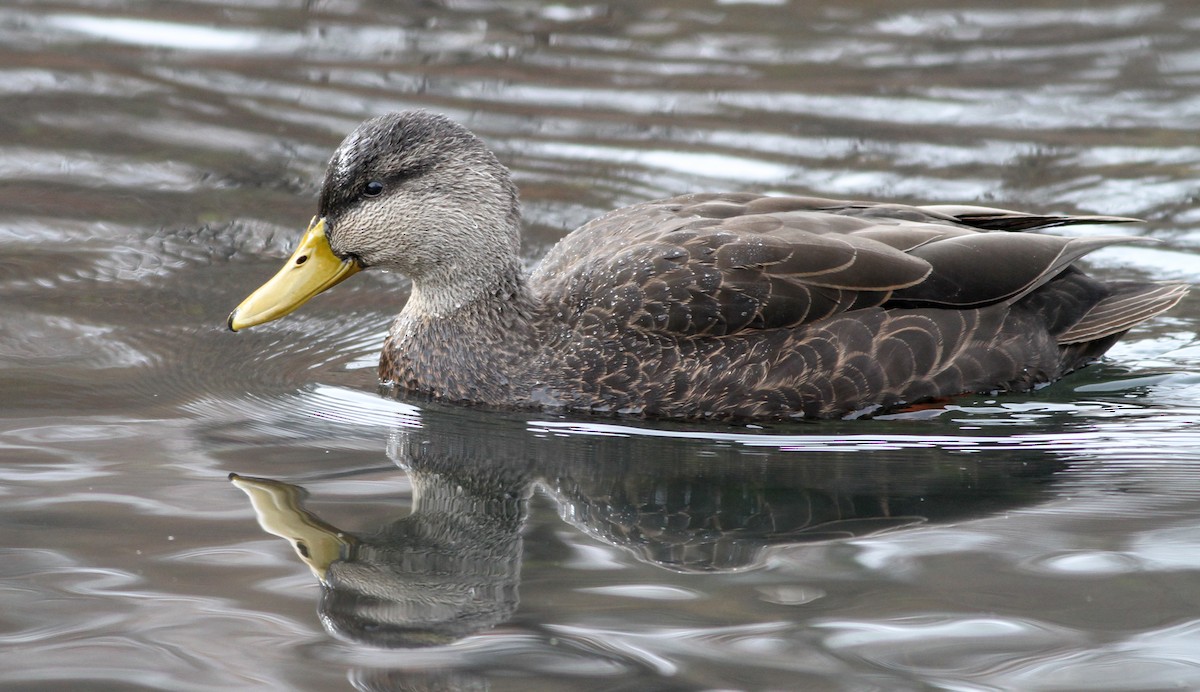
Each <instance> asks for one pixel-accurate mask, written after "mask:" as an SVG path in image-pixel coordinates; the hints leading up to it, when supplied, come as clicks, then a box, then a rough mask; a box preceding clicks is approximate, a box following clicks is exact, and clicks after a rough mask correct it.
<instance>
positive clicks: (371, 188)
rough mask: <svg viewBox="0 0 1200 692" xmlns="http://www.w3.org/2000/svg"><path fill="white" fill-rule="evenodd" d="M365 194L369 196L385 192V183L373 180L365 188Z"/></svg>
mask: <svg viewBox="0 0 1200 692" xmlns="http://www.w3.org/2000/svg"><path fill="white" fill-rule="evenodd" d="M363 194H364V195H366V196H367V197H378V196H379V195H381V194H383V183H381V182H379V181H378V180H372V181H371V182H369V183H367V185H366V187H364V188H363Z"/></svg>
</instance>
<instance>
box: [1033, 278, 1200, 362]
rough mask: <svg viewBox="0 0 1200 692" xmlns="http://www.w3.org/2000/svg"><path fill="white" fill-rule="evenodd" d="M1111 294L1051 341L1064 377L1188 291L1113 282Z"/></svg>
mask: <svg viewBox="0 0 1200 692" xmlns="http://www.w3.org/2000/svg"><path fill="white" fill-rule="evenodd" d="M1106 287H1107V288H1109V289H1110V291H1111V293H1110V294H1109V295H1108V296H1107V297H1105V298H1103V299H1102V300H1100V301H1099V302H1098V303H1096V304H1095V305H1093V306H1092V307H1091V309H1089V310H1088V311H1087V312H1086V313H1084V315H1083V317H1082V318H1080V319H1079V320H1078V321H1077V322H1075V323H1074V324H1073V325H1071V326H1070V327H1069V328H1068V329H1066V330H1065V331H1063V332H1060V333H1058V334H1057V335H1056V336H1055V338H1056V340H1057V341H1058V345H1059V347H1060V349H1061V359H1060V361H1059V362H1060V363H1061V369H1062V370H1061V371H1062V374H1066V373H1068V372H1071V371H1072V370H1075V369H1077V368H1080V367H1083V366H1084V365H1087V364H1088V363H1090V362H1092V361H1094V360H1096V359H1097V358H1099V357H1100V356H1102V355H1104V352H1105V351H1107V350H1108V349H1110V348H1112V346H1113V344H1115V343H1117V341H1118V340H1119V339H1120V338H1121V337H1122V336H1123V335H1124V334H1125V332H1127V331H1129V329H1130V328H1132V327H1134V326H1135V325H1137V324H1139V323H1141V322H1144V321H1146V320H1148V319H1150V318H1151V317H1154V316H1155V315H1157V314H1159V313H1162V312H1165V311H1167V310H1169V309H1171V308H1172V307H1173V306H1174V305H1175V304H1176V303H1178V302H1179V301H1180V300H1182V299H1183V297H1184V296H1185V295H1187V292H1188V290H1189V289H1190V288H1191V286H1189V285H1188V284H1185V283H1139V282H1133V281H1128V282H1113V283H1109V284H1106Z"/></svg>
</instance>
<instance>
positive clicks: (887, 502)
mask: <svg viewBox="0 0 1200 692" xmlns="http://www.w3.org/2000/svg"><path fill="white" fill-rule="evenodd" d="M473 420H476V419H473V418H471V414H470V413H467V414H463V413H447V414H442V413H440V412H438V411H426V412H425V413H424V415H423V423H424V425H423V427H420V428H413V429H402V430H400V431H397V432H395V433H393V434H392V437H391V440H390V443H389V455H390V456H391V457H392V459H393V460H394V461H395V462H396V463H397V464H398V465H399V466H400V467H401V468H402V469H404V470H405V471H406V472H407V473H408V474H409V476H410V479H411V482H412V488H413V503H412V511H411V513H408V514H407V515H406V516H403V517H400V518H397V519H395V520H394V521H391V522H389V523H387V524H385V525H383V526H381V527H378V528H376V529H375V530H373V531H371V530H367V531H355V532H351V531H348V530H343V529H340V528H338V527H335V526H332V525H331V524H329V523H327V522H326V521H324V520H322V519H321V518H320V517H317V516H316V515H314V514H313V513H311V512H310V511H308V510H306V509H305V508H304V506H303V499H304V497H305V496H306V494H307V493H306V492H305V491H304V490H303V489H302V488H300V487H299V486H295V485H291V484H288V483H284V482H280V481H277V480H270V479H264V478H253V477H248V476H241V475H237V474H231V475H230V478H231V480H232V481H233V483H234V484H235V485H236V486H237V487H238V488H240V489H241V490H243V491H244V492H245V493H246V494H247V495H248V496H249V497H250V500H251V502H252V504H253V506H254V510H255V512H256V513H257V515H258V519H259V523H260V524H261V525H262V527H263V528H264V529H265V530H266V531H268V532H270V533H272V534H275V535H277V536H280V537H283V538H285V539H287V540H289V541H290V542H292V544H293V546H294V547H295V549H296V552H297V554H298V555H299V556H300V557H301V559H302V560H304V561H305V562H306V563H307V564H308V566H309V567H310V568H311V569H312V571H313V573H314V575H316V577H317V578H318V579H319V580H320V581H321V583H322V586H323V589H322V598H321V604H320V614H321V619H322V622H323V623H324V625H325V626H326V628H327V629H328V630H329V631H330V632H331V633H333V634H334V635H336V636H339V637H342V638H346V639H350V640H353V641H357V642H363V643H369V644H372V645H375V646H382V647H393V648H395V647H407V648H412V647H421V646H433V645H440V644H446V643H450V642H452V641H455V640H457V639H460V638H463V637H465V636H468V635H470V634H473V633H477V632H481V631H484V630H487V629H489V628H492V627H494V626H496V625H498V624H502V623H504V622H506V621H508V620H509V619H510V618H512V616H513V615H514V613H515V612H516V609H517V605H518V585H519V582H520V574H521V563H522V548H523V544H522V528H523V527H524V525H525V523H526V519H527V517H528V513H529V498H530V497H531V495H532V493H533V492H534V490H535V489H541V490H543V491H545V492H546V493H547V494H548V495H549V496H550V497H551V498H553V500H554V502H555V504H556V505H557V508H558V512H559V514H560V516H561V517H562V518H563V519H564V520H565V521H566V522H568V523H569V524H571V525H573V526H575V527H577V528H578V529H580V530H581V531H583V532H585V533H587V534H588V535H590V536H592V537H594V538H596V539H598V540H600V541H603V542H605V543H607V544H610V545H613V546H618V547H620V548H623V549H625V550H626V551H628V552H629V553H630V554H632V555H633V556H635V557H636V558H637V559H638V560H641V561H643V562H646V563H649V564H653V565H656V566H658V567H662V568H666V569H670V570H673V571H677V572H694V573H704V572H726V571H731V570H744V569H752V568H754V567H758V566H761V565H763V563H764V561H765V560H766V557H767V556H768V555H769V554H770V551H769V549H770V548H771V547H772V546H780V545H792V544H796V543H801V542H809V541H823V540H831V539H838V538H847V537H855V536H862V535H867V534H871V533H876V532H879V531H883V530H888V529H895V528H899V527H904V526H910V525H913V524H919V523H924V522H928V521H947V520H961V519H966V518H971V517H977V516H983V515H987V514H990V513H993V512H997V511H1002V510H1005V509H1012V508H1015V507H1020V506H1026V505H1029V504H1032V503H1035V502H1037V501H1039V500H1041V499H1043V498H1044V497H1046V491H1047V488H1048V485H1049V484H1048V483H1047V482H1046V481H1047V479H1048V478H1049V477H1050V476H1051V475H1052V474H1053V473H1054V472H1055V471H1058V470H1059V469H1061V468H1062V467H1063V465H1064V464H1063V462H1062V461H1060V460H1059V459H1057V458H1056V457H1055V455H1053V454H1048V453H1042V452H1037V451H1032V450H1030V451H1011V450H1010V451H1007V452H1005V454H1004V456H1003V457H1002V458H1001V457H1000V455H989V456H990V457H991V458H989V459H986V460H981V459H979V458H978V455H975V456H974V457H972V456H966V455H962V454H961V453H955V452H954V451H952V450H946V449H940V448H928V447H927V448H923V449H918V450H897V451H895V452H893V453H888V452H879V451H872V452H871V453H870V454H865V453H862V452H854V451H840V452H831V453H828V454H826V453H815V454H814V453H806V454H799V453H789V452H786V451H780V450H779V449H772V448H769V447H768V448H765V449H764V448H763V447H762V446H760V445H761V441H763V440H770V439H771V438H769V437H754V436H749V435H748V436H745V437H746V440H755V441H756V442H757V443H758V444H754V445H750V444H739V443H738V442H737V441H732V442H730V441H725V442H720V443H716V442H711V441H705V440H690V439H688V440H681V439H674V438H669V437H668V438H664V437H659V436H644V435H639V434H637V431H636V430H633V429H630V430H629V431H628V432H629V433H630V434H628V435H604V436H599V435H561V434H548V433H547V431H545V430H539V429H538V428H537V425H536V424H527V423H525V422H524V421H512V420H503V419H502V420H499V421H497V420H496V419H495V418H492V419H488V420H486V422H483V423H479V422H478V421H476V423H475V424H477V425H478V426H479V427H478V428H474V427H472V426H473V423H472V421H473ZM479 420H484V419H482V418H481V419H479Z"/></svg>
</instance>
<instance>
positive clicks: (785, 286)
mask: <svg viewBox="0 0 1200 692" xmlns="http://www.w3.org/2000/svg"><path fill="white" fill-rule="evenodd" d="M1121 221H1128V219H1120V218H1116V217H1065V216H1037V215H1030V214H1021V213H1018V212H1010V211H1006V210H999V209H988V208H982V207H912V206H903V205H892V204H873V203H861V202H841V201H835V200H827V199H819V198H806V197H765V196H760V195H752V194H726V195H688V196H683V197H677V198H673V199H668V200H661V201H657V202H649V203H645V204H640V205H635V206H632V207H626V208H623V209H618V210H616V211H613V212H610V213H609V214H606V215H605V216H602V217H600V218H598V219H596V220H594V221H592V222H590V223H588V224H587V225H585V226H583V227H582V228H580V229H579V230H577V231H575V232H574V233H572V234H570V235H568V236H567V237H566V238H565V239H564V240H563V241H561V242H560V243H559V244H558V245H557V246H556V247H555V248H554V249H553V250H552V251H551V252H550V253H549V254H548V255H547V257H546V258H545V259H544V260H543V262H542V263H541V264H540V265H539V267H538V268H537V270H535V272H534V274H533V277H532V279H531V283H532V289H533V291H534V294H535V296H536V297H537V299H538V302H539V303H540V304H541V306H542V309H543V310H544V312H543V316H544V317H543V319H544V320H546V321H548V322H550V323H551V326H550V328H549V330H548V332H547V333H548V335H549V336H548V339H547V343H546V348H545V350H544V352H543V353H544V355H543V358H542V360H541V362H540V365H539V368H538V369H539V370H541V371H542V372H541V373H539V374H541V375H545V377H541V378H539V382H542V383H546V387H545V389H546V391H553V392H554V393H555V396H556V397H557V398H559V399H561V400H564V401H565V403H566V405H569V406H574V407H579V408H588V409H601V410H627V411H631V412H641V413H644V414H650V415H662V416H669V417H697V416H702V417H729V418H757V417H786V416H793V415H804V416H831V415H839V414H842V413H846V412H848V411H853V410H856V409H861V408H864V407H871V406H891V405H894V404H898V403H901V402H912V401H917V400H920V399H927V398H931V397H940V396H949V395H953V394H958V393H962V392H966V391H976V390H991V389H1023V388H1028V387H1030V386H1033V385H1035V384H1038V383H1040V382H1045V381H1049V380H1052V379H1055V378H1057V377H1060V376H1061V375H1063V374H1064V373H1066V372H1068V371H1070V370H1072V369H1074V368H1076V367H1079V366H1080V365H1081V364H1083V363H1085V362H1087V361H1088V360H1090V359H1093V358H1095V357H1097V356H1098V355H1100V354H1101V353H1103V352H1104V350H1106V349H1107V348H1108V347H1109V346H1111V344H1112V343H1113V342H1114V341H1115V340H1116V339H1117V338H1119V336H1120V335H1121V334H1122V333H1124V332H1125V331H1126V330H1128V329H1129V328H1130V327H1131V326H1132V325H1134V324H1136V323H1137V322H1140V321H1142V320H1144V319H1146V318H1148V317H1150V316H1152V315H1154V314H1157V313H1159V312H1161V311H1163V310H1165V309H1167V308H1169V307H1170V306H1171V305H1173V304H1174V303H1175V302H1177V301H1178V300H1179V299H1180V297H1182V295H1183V294H1184V293H1185V292H1186V287H1185V286H1182V285H1176V284H1133V283H1122V284H1106V283H1102V282H1099V281H1096V280H1094V279H1091V278H1089V277H1087V276H1086V275H1084V274H1083V273H1082V272H1080V271H1078V270H1077V269H1075V268H1073V267H1072V266H1071V265H1072V263H1073V262H1074V261H1075V260H1077V259H1078V258H1080V257H1082V256H1083V255H1084V254H1086V253H1088V252H1090V251H1092V250H1094V249H1097V248H1099V247H1103V246H1106V245H1111V244H1114V243H1122V242H1137V240H1138V239H1135V238H1128V237H1092V238H1064V237H1058V236H1051V235H1042V234H1037V233H1018V232H1009V231H1024V230H1028V229H1036V228H1044V227H1049V226H1058V225H1066V224H1072V223H1114V222H1121Z"/></svg>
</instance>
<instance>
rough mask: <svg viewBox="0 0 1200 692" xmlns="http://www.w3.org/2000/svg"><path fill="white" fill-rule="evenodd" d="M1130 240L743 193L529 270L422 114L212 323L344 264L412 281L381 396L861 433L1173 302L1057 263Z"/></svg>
mask: <svg viewBox="0 0 1200 692" xmlns="http://www.w3.org/2000/svg"><path fill="white" fill-rule="evenodd" d="M1132 221H1136V219H1130V218H1125V217H1116V216H1083V215H1043V214H1033V213H1023V212H1017V211H1010V210H1005V209H994V208H990V207H982V206H971V205H906V204H897V203H888V202H865V201H848V200H837V199H825V198H819V197H806V196H773V195H764V194H757V193H751V192H733V193H693V194H685V195H681V196H677V197H671V198H669V199H659V200H654V201H647V202H642V203H638V204H633V205H632V206H626V207H622V208H619V209H616V210H614V211H610V212H608V213H606V214H604V215H602V216H599V217H597V218H595V219H593V220H591V221H589V222H587V223H585V224H584V225H583V226H581V227H579V228H578V229H576V230H574V231H572V232H570V233H568V234H567V235H566V236H565V237H563V238H562V239H561V240H560V241H559V242H558V243H557V244H556V245H554V246H553V247H552V248H551V249H550V250H549V251H548V253H547V254H546V255H545V257H544V258H543V259H542V260H541V262H540V263H538V264H537V265H536V266H535V267H534V268H533V269H532V270H531V271H527V270H526V268H525V266H524V264H523V261H522V256H521V223H522V222H521V209H520V202H519V198H518V192H517V188H516V185H515V184H514V182H513V179H512V175H511V174H510V172H509V170H508V169H507V168H506V167H505V166H504V165H503V164H502V163H501V162H500V161H499V159H498V158H497V157H496V155H495V154H494V153H493V152H492V151H491V150H490V149H489V148H488V147H487V145H486V144H485V143H484V142H483V140H481V139H480V138H479V137H477V136H476V135H475V134H473V133H472V132H470V131H469V130H468V129H467V128H466V127H464V126H463V125H461V124H459V123H457V122H455V121H453V120H451V119H450V118H448V117H446V116H444V115H440V114H436V113H432V112H429V111H425V110H415V111H405V112H399V113H391V114H387V115H382V116H379V117H375V118H372V119H370V120H367V121H366V122H364V123H362V124H361V125H360V126H358V127H357V128H356V129H354V130H353V131H352V132H351V133H350V134H349V135H348V136H346V138H345V140H344V141H343V142H342V143H341V144H340V145H339V146H338V147H337V149H336V150H335V151H334V153H333V155H332V158H331V159H330V162H329V165H328V167H327V169H326V172H325V176H324V181H323V184H322V187H321V191H320V196H319V199H318V203H317V214H316V216H314V217H313V219H312V221H311V222H310V224H309V226H308V229H307V230H306V231H305V233H304V235H303V236H302V238H301V240H300V242H299V245H298V247H297V248H296V250H295V251H294V252H293V253H292V255H291V257H290V258H289V259H288V260H287V261H286V263H285V264H284V266H283V268H282V269H280V270H279V272H278V273H277V274H275V276H273V277H272V278H270V279H269V280H268V281H267V282H266V283H264V284H263V285H262V286H261V287H260V288H258V289H257V290H255V291H254V292H253V293H251V294H250V295H249V296H248V297H247V298H246V299H245V300H244V301H243V302H242V303H241V304H240V305H238V307H237V308H236V309H235V310H233V312H232V313H231V314H230V315H229V319H228V322H227V325H228V327H229V329H231V330H233V331H239V330H243V329H246V328H249V327H253V326H256V325H260V324H263V323H266V322H269V321H272V320H275V319H278V318H280V317H283V316H285V315H287V314H289V313H291V312H292V311H293V310H295V309H297V308H298V307H300V306H301V305H302V304H304V303H306V302H307V301H308V300H310V299H311V298H313V297H314V296H316V295H317V294H319V293H321V292H323V291H326V290H328V289H330V288H332V287H333V286H335V285H337V284H339V283H341V282H342V281H344V280H346V279H347V278H349V277H351V276H353V275H354V274H356V273H358V272H359V271H362V270H364V269H370V268H377V269H385V270H390V271H395V272H399V273H400V274H402V275H404V276H406V277H407V278H408V279H409V280H410V281H411V290H410V293H409V296H408V299H407V301H406V303H405V304H404V307H403V309H402V310H401V311H400V313H399V314H398V315H397V316H396V317H395V319H394V321H393V322H392V324H391V327H390V328H389V330H388V333H387V336H386V338H385V340H384V343H383V349H382V353H381V355H380V360H379V371H378V374H379V380H380V383H381V387H383V388H384V390H386V391H389V392H392V393H394V394H395V395H396V396H403V397H406V398H413V399H418V400H427V401H438V402H446V403H451V404H458V405H467V406H476V407H489V408H498V409H528V410H541V411H549V412H558V413H564V414H566V413H577V414H586V415H599V416H633V417H641V418H651V419H679V420H723V421H742V420H745V421H753V420H770V419H778V420H787V419H809V418H846V417H861V416H873V415H879V414H880V413H882V412H890V411H895V410H898V409H900V408H902V407H904V406H913V405H917V404H920V403H922V402H929V401H942V400H948V399H949V398H950V397H954V396H959V395H963V394H969V393H980V392H987V393H992V392H1023V391H1028V390H1031V389H1033V388H1035V387H1039V386H1041V385H1045V384H1047V383H1050V382H1053V381H1055V380H1057V379H1059V378H1061V377H1063V376H1064V375H1066V374H1068V373H1070V372H1072V371H1074V370H1077V369H1078V368H1081V367H1083V366H1085V365H1087V364H1088V363H1091V362H1092V361H1095V360H1096V359H1098V358H1099V357H1100V356H1102V355H1103V354H1104V353H1105V351H1107V350H1108V349H1109V348H1110V347H1111V346H1112V345H1113V344H1115V343H1116V342H1117V341H1118V340H1119V339H1120V338H1121V336H1122V335H1124V334H1125V333H1126V332H1127V331H1128V330H1129V329H1130V328H1132V327H1134V326H1135V325H1137V324H1139V323H1141V322H1143V321H1145V320H1148V319H1150V318H1152V317H1154V316H1156V315H1158V314H1160V313H1162V312H1164V311H1166V310H1168V309H1170V308H1171V307H1172V306H1174V305H1175V304H1176V303H1178V302H1179V301H1180V300H1181V299H1182V298H1183V296H1184V295H1185V294H1186V293H1187V291H1188V285H1187V284H1184V283H1173V282H1149V281H1106V280H1100V279H1097V278H1094V277H1092V276H1089V275H1088V274H1086V273H1085V272H1084V271H1083V270H1082V269H1080V268H1079V267H1078V266H1077V262H1078V260H1079V259H1080V258H1082V257H1084V256H1085V255H1087V254H1088V253H1090V252H1092V251H1094V250H1097V249H1100V248H1104V247H1110V246H1113V245H1119V244H1131V243H1143V242H1153V241H1151V240H1149V239H1145V238H1140V237H1136V236H1129V235H1102V236H1087V235H1082V236H1081V235H1071V236H1064V235H1054V234H1049V233H1044V232H1041V231H1043V230H1045V229H1050V228H1055V227H1061V226H1069V225H1075V224H1118V223H1128V222H1132Z"/></svg>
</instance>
